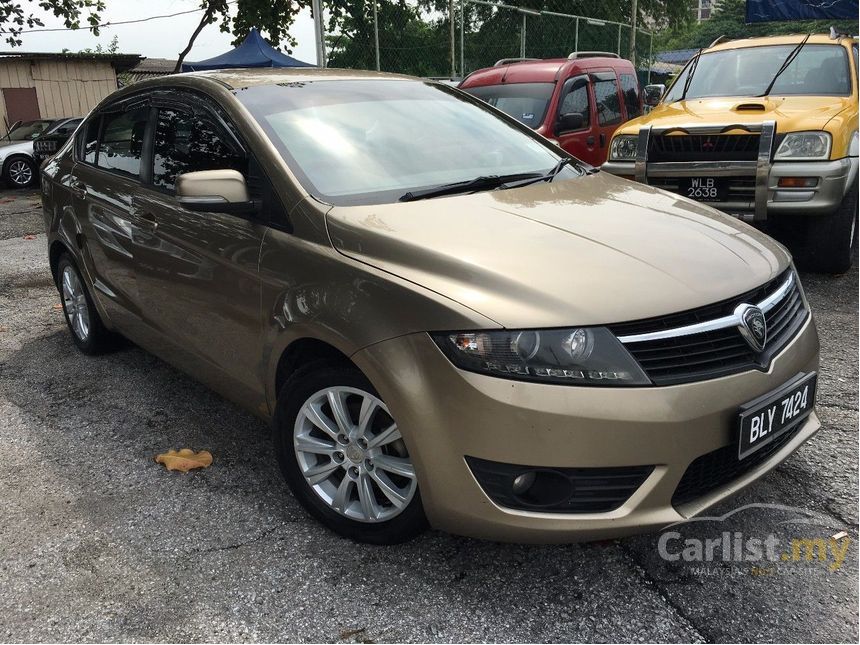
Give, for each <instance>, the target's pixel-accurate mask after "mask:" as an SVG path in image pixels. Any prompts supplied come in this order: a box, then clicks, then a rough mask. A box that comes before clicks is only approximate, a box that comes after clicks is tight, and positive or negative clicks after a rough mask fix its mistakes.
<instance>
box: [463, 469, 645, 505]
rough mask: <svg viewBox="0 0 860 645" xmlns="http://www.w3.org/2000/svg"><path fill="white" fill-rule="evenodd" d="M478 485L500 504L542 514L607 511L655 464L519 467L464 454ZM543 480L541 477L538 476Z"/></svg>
mask: <svg viewBox="0 0 860 645" xmlns="http://www.w3.org/2000/svg"><path fill="white" fill-rule="evenodd" d="M466 463H467V464H468V465H469V468H470V469H471V471H472V473H473V474H474V475H475V479H477V480H478V484H479V485H480V486H481V488H482V489H483V490H484V492H485V493H486V494H487V495H488V496H489V498H490V499H492V500H493V501H494V502H495V503H496V504H498V505H499V506H504V507H506V508H512V509H518V510H523V511H536V512H541V513H607V512H609V511H613V510H615V509H616V508H618V507H619V506H621V505H622V504H623V503H624V502H626V501H627V500H628V499H629V498H630V496H631V495H632V494H633V493H635V492H636V489H638V488H639V487H640V486H641V485H642V483H643V482H644V481H645V480H646V479H647V478H648V475H650V474H651V472H652V471H653V470H654V466H619V467H612V468H544V467H540V466H519V465H516V464H505V463H501V462H497V461H488V460H486V459H478V458H477V457H466ZM530 472H531V473H536V475H537V476H536V480H535V482H536V484H539V483H540V482H544V483H545V485H544V486H543V488H541V489H540V490H535V489H537V488H539V485H535V486H533V487H532V489H531V490H530V491H529V492H527V493H524V494H516V493H515V492H514V480H515V479H516V478H517V477H518V476H520V475H523V474H527V473H530ZM541 477H543V478H544V479H543V480H541V479H540V478H541Z"/></svg>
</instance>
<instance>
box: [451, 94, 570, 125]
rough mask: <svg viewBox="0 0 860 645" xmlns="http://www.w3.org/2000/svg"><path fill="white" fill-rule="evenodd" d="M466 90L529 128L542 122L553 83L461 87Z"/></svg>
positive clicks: (550, 96)
mask: <svg viewBox="0 0 860 645" xmlns="http://www.w3.org/2000/svg"><path fill="white" fill-rule="evenodd" d="M463 89H464V90H465V91H466V92H468V93H469V94H471V95H473V96H477V97H478V98H479V99H483V100H484V101H486V102H487V103H489V104H490V105H492V106H493V107H497V108H499V109H500V110H501V111H502V112H504V113H505V114H507V115H509V116H512V117H514V118H515V119H516V120H517V121H519V122H520V123H525V124H526V125H527V126H529V127H530V128H536V127H538V126H539V125H540V124H541V123H543V118H544V116H546V109H547V107H548V106H549V102H550V99H551V98H552V92H553V90H554V89H555V85H553V84H552V83H510V84H507V85H486V86H484V87H467V88H463Z"/></svg>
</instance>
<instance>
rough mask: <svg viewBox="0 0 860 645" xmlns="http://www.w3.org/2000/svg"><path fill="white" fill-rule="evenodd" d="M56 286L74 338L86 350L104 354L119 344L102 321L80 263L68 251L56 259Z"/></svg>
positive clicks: (79, 346)
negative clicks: (81, 271)
mask: <svg viewBox="0 0 860 645" xmlns="http://www.w3.org/2000/svg"><path fill="white" fill-rule="evenodd" d="M57 289H58V290H59V292H60V302H61V303H62V305H63V315H64V316H65V318H66V324H67V325H68V326H69V332H71V335H72V340H73V341H74V342H75V345H77V347H78V349H79V350H81V351H82V352H83V353H84V354H90V355H95V354H102V353H104V352H106V351H109V350H111V349H113V348H114V347H115V346H116V336H115V335H114V334H113V333H111V332H110V331H109V330H108V329H107V328H106V327H105V326H104V324H103V323H102V319H101V317H100V316H99V312H98V310H97V309H96V307H95V304H94V303H93V299H92V298H91V297H90V293H89V291H88V290H87V286H86V283H85V282H84V279H83V277H82V276H81V273H80V271H79V270H78V267H77V265H76V264H75V262H74V260H72V258H71V256H70V255H69V254H68V253H63V254H62V255H61V256H60V259H59V261H58V262H57Z"/></svg>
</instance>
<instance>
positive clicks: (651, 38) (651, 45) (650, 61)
mask: <svg viewBox="0 0 860 645" xmlns="http://www.w3.org/2000/svg"><path fill="white" fill-rule="evenodd" d="M653 49H654V34H648V85H651V66H652V65H653V64H654V58H653V56H652V51H653Z"/></svg>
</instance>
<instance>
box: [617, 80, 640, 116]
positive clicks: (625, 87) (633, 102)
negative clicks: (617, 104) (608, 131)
mask: <svg viewBox="0 0 860 645" xmlns="http://www.w3.org/2000/svg"><path fill="white" fill-rule="evenodd" d="M621 93H622V94H624V107H625V109H626V110H627V118H628V119H633V118H635V117H637V116H639V115H640V114H642V108H641V107H640V106H639V84H638V83H637V82H636V77H635V76H634V75H633V74H622V75H621Z"/></svg>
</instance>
